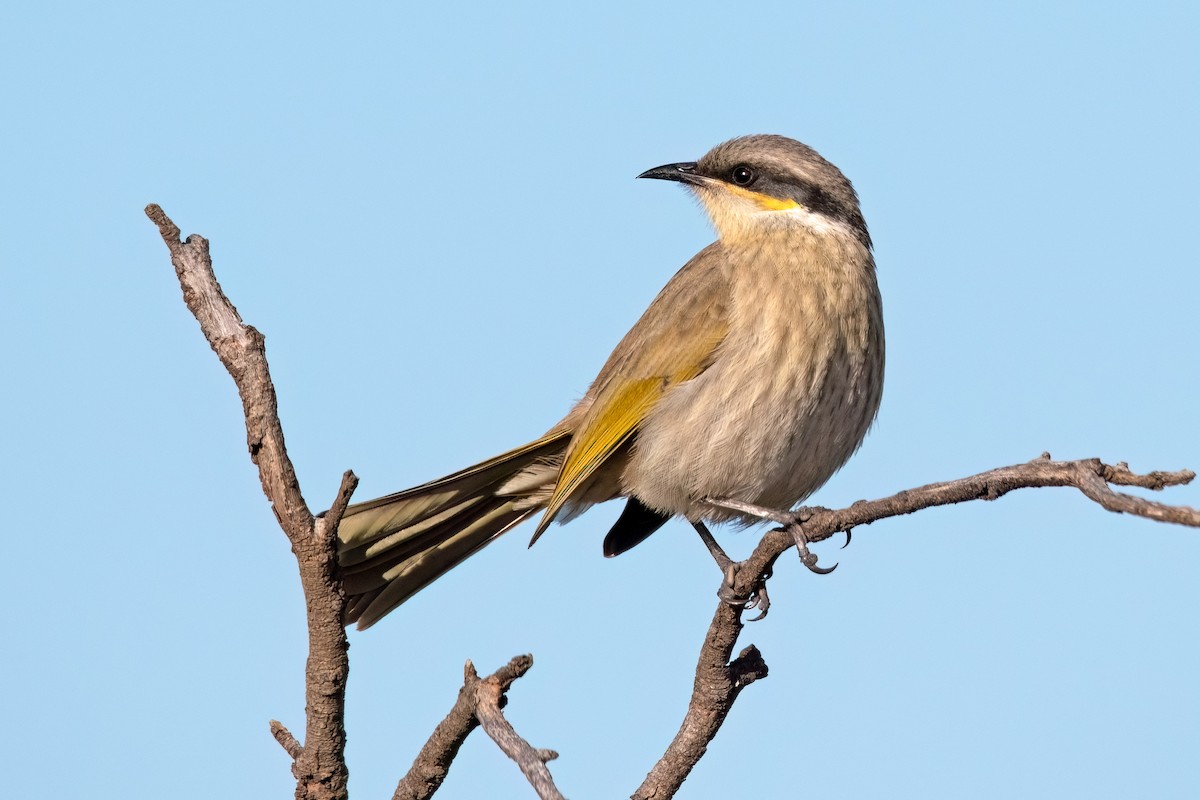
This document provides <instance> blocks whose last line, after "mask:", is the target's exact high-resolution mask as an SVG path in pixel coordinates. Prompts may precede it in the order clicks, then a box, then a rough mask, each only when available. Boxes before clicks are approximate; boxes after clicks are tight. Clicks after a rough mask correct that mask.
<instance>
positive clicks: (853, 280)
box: [623, 232, 883, 520]
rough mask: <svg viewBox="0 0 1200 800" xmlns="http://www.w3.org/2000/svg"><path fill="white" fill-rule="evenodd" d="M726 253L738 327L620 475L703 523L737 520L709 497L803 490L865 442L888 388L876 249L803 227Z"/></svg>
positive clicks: (656, 501)
mask: <svg viewBox="0 0 1200 800" xmlns="http://www.w3.org/2000/svg"><path fill="white" fill-rule="evenodd" d="M726 249H727V252H728V253H729V259H730V263H729V268H730V276H731V277H730V279H731V291H732V293H733V297H732V303H731V310H730V321H729V332H728V334H727V336H726V337H725V339H724V341H723V342H722V343H721V345H720V346H719V348H718V351H717V354H716V356H715V358H714V360H713V364H712V366H710V367H709V369H708V370H706V371H705V372H704V373H703V374H701V375H700V376H698V377H696V378H695V379H693V380H690V381H687V382H684V383H681V384H678V385H676V386H673V387H672V388H671V389H670V390H669V391H668V392H667V393H666V394H665V395H664V397H663V399H662V400H661V401H660V402H659V404H658V405H657V406H656V407H655V408H654V410H653V411H652V412H651V413H650V414H649V415H648V416H647V418H646V420H645V421H644V423H643V424H642V426H641V427H640V429H639V431H638V435H637V439H636V441H635V443H634V446H633V451H632V453H631V455H630V460H629V463H628V466H627V468H626V470H625V474H624V480H623V482H624V485H625V489H626V490H627V491H629V492H631V493H633V494H635V495H637V496H638V498H639V499H641V500H642V502H644V503H646V504H647V505H649V506H651V507H653V508H656V509H658V510H660V511H664V512H669V513H675V514H683V515H685V516H688V517H689V518H692V519H698V518H705V519H710V520H721V519H728V518H730V516H731V515H730V514H728V513H724V512H720V511H719V510H716V509H714V508H712V507H711V506H709V505H707V504H705V503H704V502H703V501H704V499H705V498H734V499H738V500H743V501H745V502H751V503H756V504H759V505H765V506H769V507H773V508H790V507H792V506H793V505H795V504H796V503H798V502H800V501H801V500H803V499H804V498H805V497H807V496H808V495H809V494H811V493H812V492H813V491H815V490H816V489H817V488H819V487H820V486H821V485H822V484H823V483H825V481H826V480H828V479H829V477H830V476H831V475H833V473H834V472H836V471H837V469H838V468H839V467H841V466H842V464H844V463H845V462H846V460H847V459H848V458H849V457H850V456H851V455H852V454H853V453H854V451H855V450H856V449H857V448H858V446H859V445H860V444H861V443H862V440H863V437H864V436H865V435H866V432H867V429H868V428H869V427H870V425H871V422H872V420H873V419H874V417H875V414H876V411H877V410H878V408H879V400H880V395H881V391H882V382H883V320H882V308H881V303H880V298H879V291H878V287H877V285H876V281H875V271H874V265H873V262H872V261H871V256H870V252H869V251H868V250H867V249H866V248H865V247H863V246H862V245H861V244H860V243H859V242H858V241H857V240H854V239H851V238H849V237H842V236H832V235H821V234H818V233H809V232H803V233H797V234H791V235H787V236H769V237H763V238H762V239H759V240H754V241H748V242H746V243H744V244H741V245H730V246H728V247H727V248H726ZM732 516H736V515H732Z"/></svg>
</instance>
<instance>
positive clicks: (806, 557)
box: [792, 524, 850, 575]
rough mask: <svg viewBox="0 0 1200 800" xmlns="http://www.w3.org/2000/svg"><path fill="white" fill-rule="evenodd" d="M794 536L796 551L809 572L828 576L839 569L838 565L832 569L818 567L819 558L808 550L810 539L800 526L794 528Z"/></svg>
mask: <svg viewBox="0 0 1200 800" xmlns="http://www.w3.org/2000/svg"><path fill="white" fill-rule="evenodd" d="M792 536H793V537H794V538H795V540H796V550H798V551H799V553H800V563H801V564H803V565H804V566H806V567H808V570H809V572H815V573H816V574H818V575H828V574H829V573H831V572H833V571H834V570H835V569H837V567H838V565H837V564H834V565H833V566H832V567H818V566H817V556H816V554H815V553H813V551H811V550H809V549H808V537H807V536H805V535H804V529H803V528H801V527H800V525H799V524H796V525H794V526H792ZM849 543H850V542H849V534H847V542H846V544H849Z"/></svg>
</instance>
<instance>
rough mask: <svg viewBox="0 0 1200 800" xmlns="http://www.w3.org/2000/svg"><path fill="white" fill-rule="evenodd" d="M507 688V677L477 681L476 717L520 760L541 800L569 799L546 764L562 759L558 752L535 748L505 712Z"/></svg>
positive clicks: (490, 733) (500, 746)
mask: <svg viewBox="0 0 1200 800" xmlns="http://www.w3.org/2000/svg"><path fill="white" fill-rule="evenodd" d="M526 658H528V659H529V661H528V663H527V664H525V665H524V669H522V670H521V674H522V675H523V674H524V673H525V671H526V670H528V669H529V667H531V666H533V658H532V657H530V656H526ZM514 661H515V659H514ZM510 666H512V662H510ZM467 669H468V670H469V671H470V672H472V673H473V672H474V671H475V668H474V667H473V666H471V663H470V662H467ZM509 683H511V681H509ZM506 689H507V687H506V686H505V683H504V680H503V679H502V678H497V677H496V676H494V675H492V676H488V677H487V678H485V679H483V680H478V679H476V680H475V716H476V717H477V718H478V719H479V724H480V725H481V726H482V727H483V731H484V733H486V734H487V735H488V736H490V737H492V741H493V742H495V743H496V744H497V746H499V748H500V749H501V750H503V751H504V754H505V755H507V756H508V757H509V758H511V759H512V760H513V761H515V762H517V766H518V767H520V768H521V772H523V773H525V778H526V779H527V780H528V781H529V783H530V785H531V786H533V790H534V791H535V792H537V796H538V797H540V798H541V800H565V798H564V797H563V796H562V793H561V792H559V791H558V787H557V786H555V785H554V778H553V777H551V775H550V770H549V769H548V768H547V767H546V762H547V761H551V760H553V759H555V758H558V753H556V752H554V751H553V750H545V749H538V748H535V747H533V746H532V745H530V744H529V742H527V741H525V740H524V739H522V738H521V737H520V736H519V735H518V734H517V732H516V730H514V729H513V726H512V725H511V724H510V723H509V721H508V720H507V719H505V718H504V713H503V712H502V711H501V708H503V705H504V699H503V698H504V692H505V690H506Z"/></svg>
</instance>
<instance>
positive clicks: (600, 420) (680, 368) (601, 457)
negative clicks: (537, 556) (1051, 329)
mask: <svg viewBox="0 0 1200 800" xmlns="http://www.w3.org/2000/svg"><path fill="white" fill-rule="evenodd" d="M726 330H727V328H726V326H725V325H724V324H719V325H717V326H715V327H713V329H712V330H709V331H705V332H704V334H705V335H700V336H696V337H695V338H694V339H693V340H692V341H691V342H690V347H688V348H687V349H686V350H684V351H683V352H680V353H678V356H679V359H678V362H679V363H678V365H677V366H676V368H675V369H674V370H667V369H662V370H651V371H656V372H658V373H659V374H656V375H652V376H650V377H640V378H626V379H624V380H620V379H618V380H616V381H614V382H613V384H611V385H610V387H608V388H607V389H606V390H605V391H602V392H601V393H600V395H599V396H598V397H597V398H596V402H595V404H594V405H593V406H592V410H591V413H590V414H589V415H588V416H587V417H585V418H584V420H583V424H582V425H581V426H580V428H579V430H578V431H577V432H576V433H575V435H574V436H573V437H572V438H571V444H570V446H569V447H568V448H567V455H566V458H565V459H564V461H563V465H562V469H561V471H560V472H559V476H558V482H557V483H556V484H555V486H554V492H553V494H551V496H550V502H549V503H548V504H547V505H546V513H545V514H544V515H543V516H542V520H541V522H540V523H538V527H537V530H536V531H534V534H533V539H532V541H531V542H530V544H532V543H533V542H535V541H537V539H538V537H539V536H541V535H542V534H543V533H545V531H546V528H547V527H549V525H550V523H551V522H553V521H554V518H555V517H556V516H557V515H558V513H559V512H560V511H562V509H563V506H564V505H566V503H567V502H568V501H570V500H571V498H572V497H574V496H575V495H576V493H577V492H579V491H580V490H582V489H584V488H585V487H586V485H587V483H588V479H589V478H591V477H592V476H593V475H594V474H595V472H596V470H597V469H598V468H599V467H600V466H601V465H602V464H603V463H604V462H605V461H606V460H607V459H608V458H609V456H611V455H612V454H613V453H614V452H616V450H617V448H619V447H620V446H621V445H622V444H624V443H625V442H627V441H629V439H630V437H631V436H633V434H634V433H636V432H637V429H638V426H640V425H641V424H642V421H643V420H645V419H646V416H647V415H648V414H649V413H650V411H651V410H652V409H653V408H654V406H655V405H657V404H658V401H659V400H660V399H661V398H662V396H663V393H664V392H666V390H667V388H668V387H670V386H671V385H672V384H675V383H680V382H683V381H687V380H691V379H692V378H695V377H696V376H697V375H699V374H700V373H702V372H704V370H706V369H708V366H709V364H710V363H712V357H713V353H714V352H715V351H716V348H717V346H718V345H719V344H720V342H721V340H722V339H724V338H725V333H726ZM648 350H650V352H651V353H653V354H654V355H657V356H659V357H660V358H661V357H663V356H664V355H665V354H664V353H663V351H661V350H659V351H658V352H655V351H654V349H653V348H648ZM652 357H653V356H652ZM654 360H659V359H654Z"/></svg>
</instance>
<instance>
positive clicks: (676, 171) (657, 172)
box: [638, 161, 700, 184]
mask: <svg viewBox="0 0 1200 800" xmlns="http://www.w3.org/2000/svg"><path fill="white" fill-rule="evenodd" d="M638 177H639V178H657V179H658V180H660V181H679V182H680V183H693V184H695V183H699V182H700V176H699V175H697V174H696V162H695V161H684V162H682V163H679V164H663V165H662V166H661V167H655V168H654V169H648V170H646V171H645V172H643V173H642V174H641V175H638Z"/></svg>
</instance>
